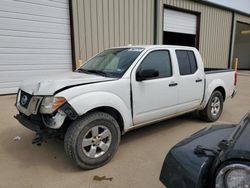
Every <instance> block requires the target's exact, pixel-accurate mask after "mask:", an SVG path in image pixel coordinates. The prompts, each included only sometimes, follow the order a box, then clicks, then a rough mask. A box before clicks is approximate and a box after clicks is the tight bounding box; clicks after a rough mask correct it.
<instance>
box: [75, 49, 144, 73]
mask: <svg viewBox="0 0 250 188" xmlns="http://www.w3.org/2000/svg"><path fill="white" fill-rule="evenodd" d="M143 50H144V49H143V48H115V49H109V50H105V51H103V52H102V53H100V54H97V55H96V56H95V57H93V58H92V59H90V60H89V61H87V62H86V63H85V64H84V65H82V66H81V67H80V68H79V69H78V70H77V71H78V72H84V73H90V74H98V75H102V76H107V77H117V78H120V77H122V75H123V74H124V73H125V72H126V70H127V69H128V68H129V67H130V65H131V64H132V63H133V62H134V60H135V59H136V58H137V57H138V56H139V55H140V53H141V52H142V51H143Z"/></svg>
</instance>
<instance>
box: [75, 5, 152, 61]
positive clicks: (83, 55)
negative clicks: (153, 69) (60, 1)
mask: <svg viewBox="0 0 250 188" xmlns="http://www.w3.org/2000/svg"><path fill="white" fill-rule="evenodd" d="M72 9H73V22H74V24H73V25H74V37H75V51H76V61H78V60H79V59H81V60H83V61H85V60H86V59H88V58H90V57H91V56H93V55H95V54H96V53H98V52H100V51H102V50H103V49H107V48H110V47H115V46H123V45H128V44H134V45H136V44H153V28H154V27H153V21H154V20H153V18H154V1H153V0H72Z"/></svg>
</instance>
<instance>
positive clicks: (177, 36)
mask: <svg viewBox="0 0 250 188" xmlns="http://www.w3.org/2000/svg"><path fill="white" fill-rule="evenodd" d="M195 41H196V36H195V35H192V34H185V33H174V32H167V31H165V32H164V33H163V44H170V45H182V46H193V47H196V42H195Z"/></svg>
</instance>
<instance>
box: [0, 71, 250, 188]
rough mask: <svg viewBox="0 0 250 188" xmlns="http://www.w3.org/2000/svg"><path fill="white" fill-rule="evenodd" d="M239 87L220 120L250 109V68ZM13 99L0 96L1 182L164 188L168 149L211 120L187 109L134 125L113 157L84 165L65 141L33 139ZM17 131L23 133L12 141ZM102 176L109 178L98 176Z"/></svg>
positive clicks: (93, 187)
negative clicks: (101, 163)
mask: <svg viewBox="0 0 250 188" xmlns="http://www.w3.org/2000/svg"><path fill="white" fill-rule="evenodd" d="M237 88H238V93H237V95H236V97H235V98H234V99H233V100H228V102H226V103H225V106H224V111H223V114H222V116H221V118H220V119H219V121H218V122H217V123H221V122H223V123H227V122H235V123H236V122H238V121H239V120H240V119H241V117H242V116H243V115H244V114H245V113H246V112H247V111H249V110H250V74H249V75H248V74H244V75H241V76H240V77H239V82H238V86H237ZM14 102H15V96H12V95H9V96H1V97H0V104H1V105H0V111H1V113H0V143H1V144H0V169H1V170H0V188H2V187H3V188H6V187H7V188H8V187H11V188H13V187H19V188H22V187H25V188H26V187H27V188H32V187H36V188H40V187H42V188H47V187H49V188H50V187H53V188H55V187H60V188H68V187H72V188H111V187H112V188H129V187H132V188H134V187H135V188H163V187H164V186H163V185H162V184H161V182H160V181H159V174H160V170H161V166H162V162H163V160H164V158H165V156H166V153H167V152H168V151H169V149H170V148H171V147H172V146H174V145H175V144H176V143H177V142H179V141H180V140H182V139H183V138H185V137H187V136H189V135H190V134H192V133H194V132H196V131H198V130H199V129H201V128H203V127H206V126H209V125H211V124H209V123H205V122H202V121H200V120H199V119H198V118H197V116H196V115H195V114H187V115H184V116H181V117H178V118H174V119H171V120H168V121H165V122H161V123H158V124H154V125H150V126H147V127H144V128H140V129H137V130H134V131H132V132H129V133H127V134H126V135H124V136H123V137H122V140H121V144H120V147H119V149H118V152H117V153H116V155H115V157H114V158H113V159H112V160H111V162H110V163H108V164H107V165H105V166H104V167H101V168H99V169H95V170H91V171H84V170H81V169H79V168H78V167H76V166H75V165H74V164H72V163H71V162H70V161H69V160H68V159H67V158H66V157H65V155H64V149H63V142H61V141H56V140H49V141H48V143H45V144H43V145H42V146H41V147H39V146H35V145H32V144H31V139H32V138H33V137H34V133H33V132H31V131H30V130H28V129H26V128H24V127H22V126H21V125H20V124H19V123H18V122H17V121H16V120H15V119H14V118H13V115H15V114H16V113H17V111H16V109H15V107H14ZM16 136H20V137H21V139H20V140H18V141H14V140H13V138H14V137H16ZM102 176H106V178H111V179H108V180H100V179H101V178H98V177H102ZM96 177H97V178H96Z"/></svg>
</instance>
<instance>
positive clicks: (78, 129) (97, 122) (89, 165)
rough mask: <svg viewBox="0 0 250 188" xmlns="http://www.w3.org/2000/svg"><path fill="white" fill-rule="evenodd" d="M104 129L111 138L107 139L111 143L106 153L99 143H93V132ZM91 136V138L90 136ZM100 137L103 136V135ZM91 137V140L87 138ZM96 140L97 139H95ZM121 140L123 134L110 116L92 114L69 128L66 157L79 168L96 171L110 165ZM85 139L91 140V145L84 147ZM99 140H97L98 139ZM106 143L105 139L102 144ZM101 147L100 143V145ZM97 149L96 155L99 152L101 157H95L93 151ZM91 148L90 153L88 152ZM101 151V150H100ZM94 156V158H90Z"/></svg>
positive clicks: (98, 113) (66, 137)
mask: <svg viewBox="0 0 250 188" xmlns="http://www.w3.org/2000/svg"><path fill="white" fill-rule="evenodd" d="M96 129H97V130H98V132H99V131H100V129H103V132H104V130H105V131H106V132H109V133H108V134H109V135H111V137H110V136H109V137H107V138H105V139H106V141H107V143H108V142H109V144H107V145H109V147H108V149H107V150H106V151H105V152H104V151H102V150H101V148H98V143H93V139H92V138H93V137H94V136H93V135H94V134H93V130H96ZM89 135H90V136H89ZM98 135H101V133H100V134H99V133H98ZM87 137H90V138H87ZM95 138H96V137H95ZM120 138H121V132H120V128H119V125H118V123H117V121H116V120H115V119H114V118H113V117H112V116H111V115H109V114H107V113H103V112H92V113H89V114H86V115H85V116H83V117H81V118H79V119H78V120H76V121H74V122H73V123H72V124H71V125H70V127H69V128H68V130H67V132H66V135H65V138H64V149H65V152H66V155H67V156H68V157H69V158H70V159H71V160H72V161H73V162H74V163H76V164H77V165H78V166H79V167H81V168H83V169H94V168H98V167H101V166H103V165H104V164H106V163H108V162H109V161H110V160H111V158H112V157H113V156H114V154H115V153H116V151H117V149H118V146H119V143H120ZM84 139H85V140H88V139H91V140H92V143H91V145H88V146H85V147H84V144H83V143H84ZM96 139H97V138H96ZM96 139H95V141H96ZM102 141H103V143H104V139H103V140H101V141H100V142H102ZM99 146H101V145H100V143H99ZM92 147H93V148H95V152H96V155H97V154H98V152H99V155H101V153H102V152H104V154H102V155H101V156H93V154H91V151H90V150H91V149H92ZM88 148H89V153H88V152H87V150H88ZM98 149H99V150H98ZM90 155H92V156H90Z"/></svg>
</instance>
